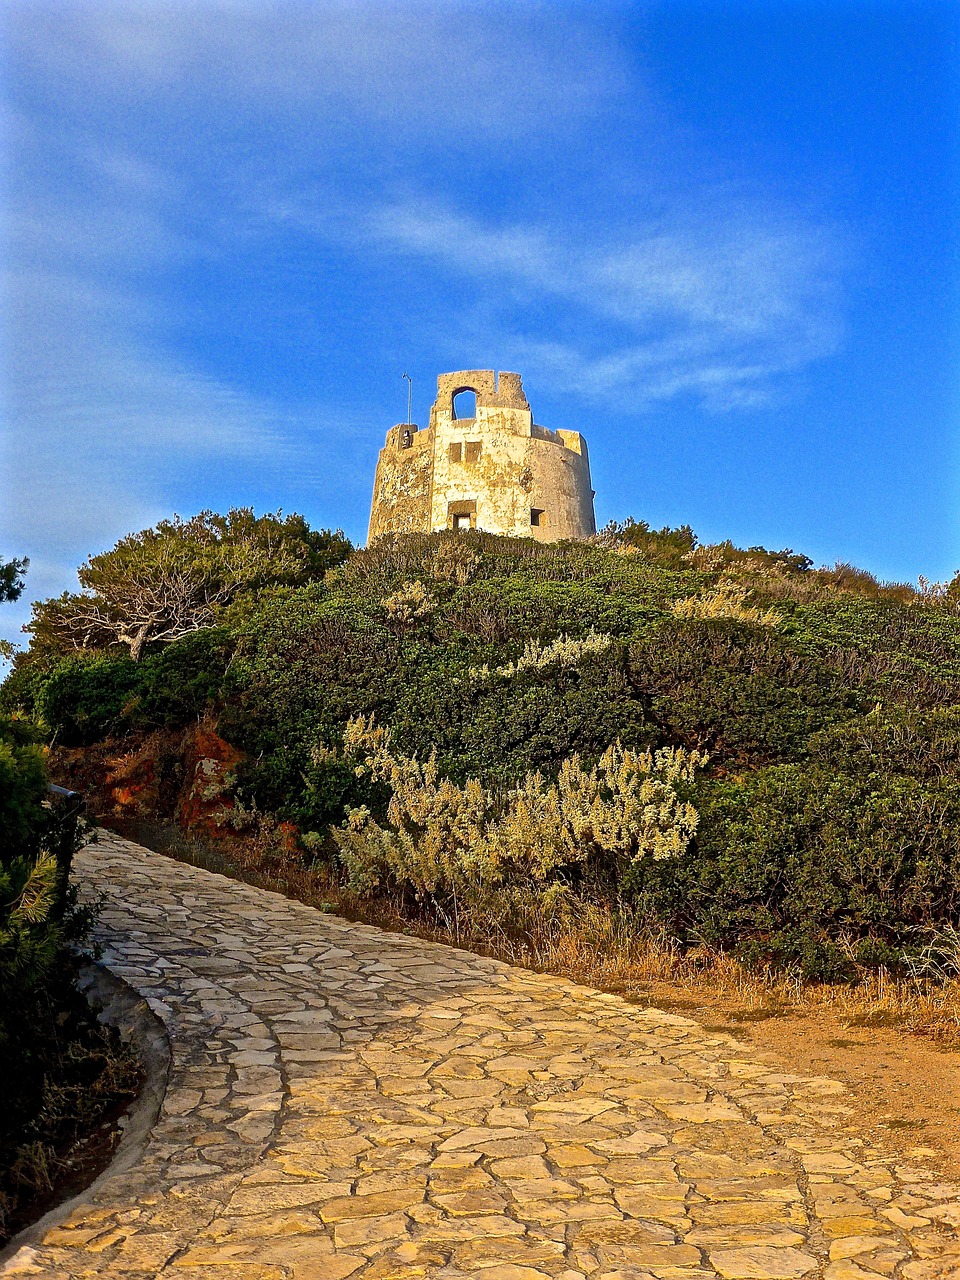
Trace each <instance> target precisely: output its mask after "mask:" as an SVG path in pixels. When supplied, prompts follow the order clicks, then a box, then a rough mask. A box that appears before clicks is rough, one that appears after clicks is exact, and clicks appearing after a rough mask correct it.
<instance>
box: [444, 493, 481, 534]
mask: <svg viewBox="0 0 960 1280" xmlns="http://www.w3.org/2000/svg"><path fill="white" fill-rule="evenodd" d="M447 520H448V522H449V527H450V528H451V529H475V528H476V526H477V502H476V499H475V498H459V499H458V500H457V501H456V502H448V503H447Z"/></svg>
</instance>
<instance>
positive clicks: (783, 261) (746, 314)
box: [277, 198, 843, 410]
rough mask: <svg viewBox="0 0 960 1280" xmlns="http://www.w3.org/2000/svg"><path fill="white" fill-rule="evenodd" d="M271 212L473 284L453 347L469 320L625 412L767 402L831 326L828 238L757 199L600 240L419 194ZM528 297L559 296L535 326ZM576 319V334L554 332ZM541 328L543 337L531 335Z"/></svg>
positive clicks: (530, 365)
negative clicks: (499, 219)
mask: <svg viewBox="0 0 960 1280" xmlns="http://www.w3.org/2000/svg"><path fill="white" fill-rule="evenodd" d="M277 216H279V217H281V218H282V219H284V220H287V221H291V220H292V221H296V222H298V223H299V224H300V225H301V226H303V227H305V228H307V229H309V230H311V231H312V232H314V233H316V234H318V235H321V236H332V237H334V238H341V239H346V240H350V241H353V243H354V244H355V246H356V247H357V249H358V251H361V252H362V251H370V250H371V249H372V250H375V251H376V252H378V253H380V254H383V255H386V256H399V257H401V258H402V257H406V258H409V259H412V260H419V261H421V262H424V263H430V264H432V265H434V266H436V267H438V268H440V269H441V270H443V271H444V272H446V273H447V274H449V275H450V276H451V277H452V278H453V279H455V280H460V281H464V280H467V281H472V282H474V284H475V286H476V287H477V288H478V290H479V289H480V288H481V287H482V288H483V291H484V298H485V301H486V305H485V306H484V307H483V308H482V320H478V319H477V314H476V311H474V312H471V310H470V308H469V307H466V308H463V309H462V317H463V318H462V319H461V322H460V325H459V326H458V323H457V319H456V317H455V316H452V317H451V318H450V321H449V328H450V329H451V330H452V331H453V333H454V334H455V336H456V343H459V344H461V345H462V340H463V336H464V332H465V331H466V330H467V329H468V327H469V325H470V324H471V323H473V324H478V323H482V324H483V325H486V326H487V328H488V330H489V329H490V328H495V329H496V330H497V345H498V349H501V350H503V349H504V348H505V349H506V350H509V351H510V352H511V353H513V358H515V359H516V360H518V361H523V362H524V363H523V367H524V368H525V369H526V370H527V371H528V372H534V371H536V373H537V374H538V376H539V379H540V381H541V382H545V383H547V384H549V385H550V386H551V387H553V388H554V389H555V390H557V391H563V392H566V393H569V392H574V393H579V394H582V395H584V396H586V397H588V398H591V399H595V400H600V399H610V398H616V397H619V396H620V395H622V393H623V392H624V391H626V390H629V391H630V392H631V393H632V395H633V397H634V403H635V404H637V405H638V407H642V406H643V405H651V404H654V403H657V402H661V401H663V400H667V399H671V398H673V397H676V396H687V395H688V396H693V397H695V398H697V399H699V400H700V401H701V402H702V403H703V404H704V405H705V406H707V407H709V408H711V409H715V410H723V409H727V408H742V407H744V406H747V405H758V404H763V403H767V402H769V401H770V400H771V399H775V398H776V396H777V395H778V394H779V390H780V384H781V382H782V380H783V378H784V377H785V376H790V375H793V374H795V373H797V372H798V371H800V370H802V369H803V368H804V367H805V366H807V365H809V364H810V363H812V362H813V361H816V360H818V359H821V358H823V357H825V356H827V355H830V354H831V353H832V352H834V351H835V350H836V349H837V346H838V344H839V342H840V339H841V336H842V326H841V319H840V276H841V272H842V265H843V252H842V248H841V244H840V237H839V234H838V233H837V231H836V230H835V229H834V228H832V227H829V226H826V225H823V224H819V223H816V222H814V221H812V220H804V219H803V218H801V217H799V216H797V215H796V214H793V213H790V212H789V211H786V210H777V209H773V208H771V207H769V206H768V205H765V204H763V203H762V202H760V201H749V200H747V199H743V198H741V199H735V198H727V199H715V200H714V201H713V202H712V203H711V209H710V217H709V219H707V218H705V217H698V216H695V215H691V214H690V213H688V212H685V211H683V210H680V209H677V210H675V211H674V213H673V215H672V216H669V217H668V216H665V215H662V214H661V215H660V216H658V217H656V218H654V217H644V216H643V215H642V214H638V216H637V217H636V218H635V219H634V220H633V222H632V225H631V226H629V227H628V229H627V230H626V231H625V232H621V234H620V237H619V238H618V239H616V240H611V238H610V236H609V233H607V234H603V233H596V234H595V235H591V228H590V227H589V226H585V227H582V228H578V230H579V231H580V232H581V234H580V235H579V236H577V237H574V235H572V234H571V233H570V232H569V231H568V230H566V229H560V230H558V229H556V228H552V227H546V226H539V227H537V226H533V227H531V226H529V225H523V224H517V225H514V226H510V225H498V224H495V223H492V222H491V221H481V220H480V219H477V218H475V217H471V216H468V215H466V214H464V213H462V212H460V211H459V210H457V209H455V208H453V207H451V206H446V207H445V206H442V205H440V206H438V205H437V203H436V202H431V201H429V200H426V199H422V200H421V199H407V200H404V201H399V202H393V203H389V204H383V205H380V206H374V207H372V208H370V209H369V210H368V211H366V212H365V213H363V212H360V211H358V210H356V209H354V210H353V218H352V221H350V222H348V221H347V220H346V219H342V218H340V217H339V216H338V215H337V214H336V212H334V213H331V212H330V211H329V210H327V211H326V212H325V213H324V214H323V216H320V217H318V216H317V215H315V214H314V213H313V212H312V211H311V209H310V205H309V203H308V204H306V205H304V204H302V203H301V204H297V203H296V202H293V203H288V204H287V205H286V206H285V207H284V208H282V209H278V210H277ZM544 298H546V299H550V300H553V301H554V302H559V303H562V304H563V307H562V309H561V310H560V311H559V312H557V313H556V314H555V315H554V316H551V317H550V319H549V320H548V321H547V323H546V324H545V323H544V321H543V309H542V307H541V306H540V305H539V304H540V301H541V300H542V299H544ZM525 312H526V313H530V312H532V313H533V314H535V315H536V317H537V320H536V329H535V330H534V329H533V328H532V326H531V325H530V324H529V322H527V321H525ZM471 316H472V317H473V318H472V319H471V318H470V317H471ZM578 317H581V318H582V323H581V324H580V325H579V328H580V330H581V331H582V335H590V336H589V337H585V336H580V335H577V336H570V331H571V330H573V331H576V329H577V328H578V325H577V318H578ZM598 322H599V324H598ZM551 325H552V326H553V327H554V328H555V329H556V330H559V332H557V333H555V334H554V335H553V336H550V335H548V334H544V333H543V330H544V329H548V328H549V327H550V326H551ZM456 343H454V344H451V346H452V348H453V346H455V345H456Z"/></svg>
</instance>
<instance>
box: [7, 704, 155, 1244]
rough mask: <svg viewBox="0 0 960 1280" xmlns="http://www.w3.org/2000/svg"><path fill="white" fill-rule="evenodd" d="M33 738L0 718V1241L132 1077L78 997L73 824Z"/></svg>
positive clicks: (81, 922) (20, 725)
mask: <svg viewBox="0 0 960 1280" xmlns="http://www.w3.org/2000/svg"><path fill="white" fill-rule="evenodd" d="M33 737H34V735H33V733H32V731H31V729H30V728H29V726H27V725H26V724H25V723H24V722H20V721H14V720H10V719H0V1061H2V1062H3V1084H4V1096H3V1107H2V1108H0V1240H2V1239H3V1237H4V1236H5V1234H6V1233H7V1231H8V1229H9V1227H10V1225H11V1223H12V1222H15V1221H16V1218H15V1209H16V1204H17V1201H18V1198H19V1197H20V1196H21V1195H22V1194H23V1193H26V1194H27V1195H32V1194H35V1193H37V1192H43V1191H45V1190H48V1189H49V1186H50V1182H51V1178H52V1175H53V1174H54V1173H55V1172H56V1169H57V1164H58V1155H59V1151H60V1150H62V1149H63V1148H65V1147H66V1146H68V1145H69V1143H70V1141H72V1140H73V1138H75V1137H76V1136H77V1135H78V1134H80V1133H82V1132H83V1130H84V1127H85V1125H87V1124H89V1123H91V1122H92V1120H93V1119H95V1118H98V1117H99V1115H100V1114H101V1113H102V1111H103V1109H104V1106H105V1105H109V1104H112V1103H114V1102H115V1101H116V1100H117V1097H118V1096H123V1095H124V1094H129V1092H131V1090H132V1086H133V1084H134V1082H135V1075H136V1071H135V1067H134V1065H133V1063H132V1061H131V1060H130V1058H129V1056H128V1055H126V1054H125V1053H122V1052H119V1051H118V1046H117V1045H116V1044H114V1043H113V1042H112V1040H111V1037H110V1036H109V1035H108V1033H106V1032H105V1031H104V1030H103V1029H102V1028H100V1027H99V1026H98V1025H97V1023H96V1021H95V1019H94V1018H93V1017H92V1015H91V1014H90V1011H89V1009H88V1008H87V1006H86V1002H85V1001H84V1000H83V998H82V997H81V996H80V995H79V994H78V993H77V991H76V989H75V987H74V979H75V977H76V972H77V965H78V954H77V951H76V944H77V943H78V942H79V941H81V939H82V938H83V936H84V934H85V932H86V929H87V928H88V926H89V913H88V912H86V911H82V910H79V909H78V908H77V906H76V902H75V898H74V895H73V891H72V890H70V889H69V888H68V886H67V880H66V873H67V870H68V868H69V859H70V856H71V854H72V851H73V838H74V831H75V825H74V823H73V821H72V820H71V818H70V815H69V814H67V815H64V814H63V813H62V812H61V811H59V810H58V809H57V808H56V807H50V806H48V805H47V804H46V803H45V802H46V800H47V775H46V769H45V766H44V761H43V758H42V754H41V751H40V748H39V747H38V746H37V745H36V743H35V741H33Z"/></svg>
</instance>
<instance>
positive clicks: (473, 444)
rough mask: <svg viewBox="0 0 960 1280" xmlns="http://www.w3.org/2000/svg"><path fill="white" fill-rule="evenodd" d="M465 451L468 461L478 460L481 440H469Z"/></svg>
mask: <svg viewBox="0 0 960 1280" xmlns="http://www.w3.org/2000/svg"><path fill="white" fill-rule="evenodd" d="M465 452H466V461H467V462H476V461H477V459H478V458H479V457H480V441H479V440H468V441H467V447H466V451H465Z"/></svg>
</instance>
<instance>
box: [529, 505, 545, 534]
mask: <svg viewBox="0 0 960 1280" xmlns="http://www.w3.org/2000/svg"><path fill="white" fill-rule="evenodd" d="M546 523H547V513H546V511H544V510H542V508H540V507H531V508H530V524H531V525H532V526H533V528H534V529H542V528H543V526H544V525H545V524H546Z"/></svg>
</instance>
